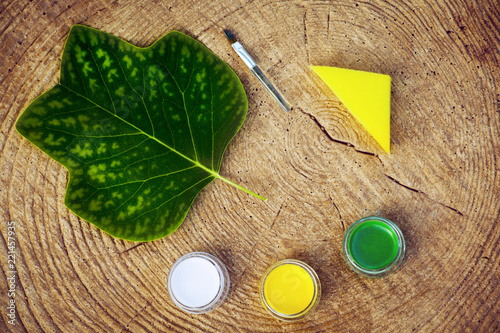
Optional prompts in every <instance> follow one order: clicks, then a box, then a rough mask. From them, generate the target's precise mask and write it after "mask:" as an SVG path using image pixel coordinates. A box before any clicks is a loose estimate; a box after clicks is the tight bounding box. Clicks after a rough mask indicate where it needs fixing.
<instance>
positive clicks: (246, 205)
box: [0, 0, 500, 332]
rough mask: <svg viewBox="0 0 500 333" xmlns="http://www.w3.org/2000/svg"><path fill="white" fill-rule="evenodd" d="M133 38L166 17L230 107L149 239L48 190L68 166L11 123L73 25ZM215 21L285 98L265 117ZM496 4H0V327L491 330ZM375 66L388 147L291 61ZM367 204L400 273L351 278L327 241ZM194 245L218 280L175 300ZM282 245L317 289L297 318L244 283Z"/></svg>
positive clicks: (72, 0)
mask: <svg viewBox="0 0 500 333" xmlns="http://www.w3.org/2000/svg"><path fill="white" fill-rule="evenodd" d="M76 23H79V24H84V25H88V26H91V27H94V28H97V29H101V30H104V31H106V32H109V33H112V34H114V35H116V36H118V37H120V38H123V39H125V40H127V41H129V42H131V43H133V44H135V45H138V46H147V45H150V44H152V43H153V42H154V41H155V40H157V39H158V38H160V37H161V36H162V35H163V34H165V33H166V32H168V31H170V30H174V29H175V30H180V31H182V32H185V33H187V34H189V35H191V36H193V37H195V38H196V39H198V40H199V41H200V42H202V43H204V44H205V45H206V46H207V47H208V48H209V49H211V50H212V51H213V52H214V53H216V54H217V55H218V56H220V57H221V58H222V59H224V60H225V61H226V62H228V64H229V65H230V66H231V67H232V68H233V69H234V70H235V72H236V73H237V74H238V76H239V77H240V79H241V81H242V83H243V85H244V87H245V89H246V92H247V95H248V98H249V112H248V118H247V121H246V122H245V124H244V126H243V128H242V130H241V131H240V132H239V134H238V135H237V136H236V138H235V139H234V140H233V142H232V143H231V144H230V146H229V148H228V150H227V152H226V155H225V158H224V161H223V167H222V170H221V174H222V175H224V176H226V177H227V178H229V179H231V180H233V181H235V182H237V183H240V184H242V185H244V186H246V187H247V188H249V189H251V190H252V191H255V192H257V193H259V194H261V195H264V196H266V197H268V198H269V201H268V202H267V203H264V202H261V201H259V200H257V199H254V198H253V197H250V196H248V195H246V194H245V193H243V192H241V191H238V190H236V189H234V188H232V187H231V186H229V185H227V184H225V183H223V182H217V181H216V182H214V183H212V184H211V185H209V186H208V187H207V188H206V189H205V190H204V191H202V193H201V194H200V195H199V196H198V198H197V199H196V201H195V203H194V205H193V207H192V209H191V211H190V213H189V214H188V216H187V218H186V220H185V222H184V223H183V225H182V226H181V227H180V228H179V229H178V230H177V231H176V232H175V233H173V234H172V235H170V236H169V237H166V238H164V239H161V240H158V241H154V242H150V243H133V242H127V241H122V240H118V239H115V238H112V237H110V236H109V235H107V234H104V233H102V232H101V231H99V230H98V229H97V228H95V227H93V226H92V225H90V224H89V223H87V222H86V221H83V220H81V219H79V218H78V217H76V216H75V215H74V214H72V213H71V212H69V211H68V209H67V208H66V207H65V206H64V203H63V198H64V195H65V190H66V184H67V181H68V179H67V171H66V170H65V169H64V168H63V167H61V166H60V165H59V164H58V163H57V162H55V161H53V160H51V159H50V158H49V157H48V156H46V155H45V154H43V153H42V152H41V151H39V150H38V149H37V148H36V147H34V146H33V145H31V144H30V143H29V142H27V140H25V139H24V138H22V137H21V136H20V135H19V134H18V133H17V132H16V131H15V128H14V124H15V121H16V119H17V118H18V117H19V115H20V114H21V113H22V111H23V110H24V109H25V108H26V107H27V106H28V104H29V103H30V102H31V101H32V100H33V99H34V98H36V97H37V96H38V95H40V94H41V93H43V92H44V91H46V90H48V89H50V88H51V87H52V86H53V85H54V84H55V83H56V82H57V81H58V78H59V73H58V70H59V62H60V57H61V53H62V49H63V46H64V42H65V39H66V37H67V34H68V32H69V29H70V27H71V26H72V25H73V24H76ZM223 28H230V29H231V30H232V31H233V33H234V34H235V35H236V37H237V38H238V39H239V41H240V42H241V43H242V44H243V45H245V46H246V48H247V49H248V51H249V52H250V53H251V54H252V55H253V56H254V57H255V58H256V59H257V61H258V63H259V64H260V65H261V68H262V69H263V70H264V71H265V72H266V73H267V74H268V76H269V78H270V79H271V80H272V81H273V82H274V83H275V84H276V86H277V87H279V88H280V89H281V90H282V91H283V94H284V95H285V96H286V97H287V98H288V100H289V101H290V103H291V104H292V105H293V111H292V112H290V113H284V112H282V111H281V109H280V108H279V106H278V105H277V104H276V103H275V101H274V100H273V99H272V98H271V97H270V96H269V94H268V93H267V92H266V91H265V90H264V89H263V88H262V86H261V85H260V84H259V83H258V81H257V80H256V79H255V78H254V77H253V76H252V75H251V73H250V72H249V71H248V69H247V68H246V67H245V66H244V64H243V63H242V62H241V60H239V59H238V58H237V56H236V55H235V54H234V52H233V51H232V49H231V47H230V45H229V44H228V43H227V41H226V40H225V37H224V34H223V33H222V29H223ZM499 50H500V10H499V7H498V3H497V2H496V1H488V0H483V1H481V0H476V1H464V0H449V1H419V0H413V1H391V2H386V1H379V0H375V1H350V0H346V1H328V2H326V1H301V0H296V1H272V0H227V1H195V0H186V1H178V0H175V1H146V0H138V1H120V0H116V1H112V2H110V1H104V0H101V1H99V0H92V1H81V2H80V1H76V0H57V1H44V0H38V1H37V0H34V1H26V0H12V1H2V2H0V121H1V125H0V222H1V223H0V224H1V230H2V237H0V249H1V250H0V263H1V265H2V270H1V272H2V273H1V274H0V308H1V309H2V310H1V314H2V315H1V317H0V318H1V319H0V331H2V332H185V331H192V332H300V331H307V332H316V331H317V332H335V331H338V332H344V331H352V332H367V331H375V332H409V331H419V332H434V331H439V332H494V331H499V330H500V286H499V284H500V273H499V268H500V258H499V253H500V213H499V212H500V177H499V175H500V131H499V128H500V87H499V85H500V66H499V65H500V51H499ZM310 65H327V66H338V67H345V68H352V69H357V70H366V71H372V72H378V73H384V74H388V75H390V76H391V77H392V80H393V81H392V82H393V83H392V108H391V112H392V114H391V126H392V133H391V134H392V135H391V139H392V154H390V155H388V154H385V153H383V151H382V149H381V148H380V147H379V146H378V145H377V144H376V142H375V141H374V140H373V139H372V138H371V137H370V136H369V134H367V133H366V132H365V131H364V130H363V129H362V127H361V126H360V125H359V124H358V123H357V122H356V121H355V119H354V118H353V117H352V116H351V115H350V114H349V113H348V111H347V110H346V109H345V107H344V106H343V105H342V104H341V103H340V102H339V100H338V98H337V97H336V96H335V95H334V94H333V93H332V92H331V91H329V90H328V88H327V87H326V85H324V84H323V83H322V82H321V80H320V79H319V78H318V77H317V76H315V75H314V73H313V72H312V71H311V70H310V69H309V66H310ZM368 214H381V215H382V216H385V217H387V218H389V219H392V220H393V221H394V222H395V223H397V224H398V225H399V226H400V227H401V229H402V231H403V233H404V235H405V238H406V241H407V255H406V258H405V260H404V263H403V266H402V267H401V269H400V270H399V271H398V272H396V273H395V274H393V275H390V276H389V277H387V278H384V279H378V280H369V279H364V278H361V277H358V276H357V275H356V274H355V273H353V272H352V271H350V270H349V268H348V266H347V265H346V264H345V262H344V260H343V257H342V247H341V246H342V238H343V235H344V232H345V230H346V228H348V227H349V226H350V225H351V224H352V223H353V222H354V221H355V220H357V219H358V218H361V217H363V216H366V215H368ZM9 221H15V222H16V240H17V243H16V270H17V277H16V280H15V285H16V296H15V300H16V311H17V313H16V315H17V317H16V322H15V326H12V325H10V324H9V323H8V320H9V318H8V317H7V310H6V306H7V305H8V302H9V297H8V296H7V293H8V288H9V287H8V285H9V284H8V280H7V277H8V273H7V271H8V269H7V252H8V246H7V244H8V238H7V223H8V222H9ZM191 251H206V252H209V253H211V254H213V255H215V256H217V257H218V258H220V259H221V260H222V261H223V262H224V263H225V265H226V266H227V268H228V270H229V273H230V278H231V289H230V293H229V296H228V298H227V300H226V302H225V303H224V304H223V305H222V306H221V307H220V308H219V309H217V310H216V311H213V312H211V313H208V314H204V315H190V314H186V313H184V312H182V311H180V310H179V309H177V308H176V307H175V306H174V304H173V302H172V301H171V300H170V298H169V295H168V292H167V289H166V279H167V275H168V271H169V268H170V267H171V265H172V264H173V263H174V262H175V260H176V259H177V258H179V257H180V256H181V255H183V254H185V253H188V252H191ZM285 258H295V259H300V260H303V261H305V262H307V263H308V264H309V265H311V266H312V267H313V268H314V269H315V270H316V271H317V273H318V275H319V277H320V280H321V283H322V287H323V295H322V299H321V302H320V304H319V306H318V308H317V310H316V311H315V313H314V314H312V315H311V316H310V317H308V318H307V319H305V320H303V321H301V322H297V323H293V324H289V323H283V322H279V321H277V320H275V319H273V318H272V317H271V316H270V315H268V314H267V313H266V312H265V310H264V308H263V307H262V305H261V304H260V301H259V298H258V284H259V280H260V278H261V277H262V275H263V273H264V272H265V270H266V268H267V267H268V266H270V265H271V264H273V263H274V262H276V261H278V260H280V259H285Z"/></svg>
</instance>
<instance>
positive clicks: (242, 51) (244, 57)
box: [231, 42, 257, 69]
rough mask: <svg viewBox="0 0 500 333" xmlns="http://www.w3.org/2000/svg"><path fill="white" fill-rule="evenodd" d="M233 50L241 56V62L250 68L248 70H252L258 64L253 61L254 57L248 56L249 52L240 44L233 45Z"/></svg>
mask: <svg viewBox="0 0 500 333" xmlns="http://www.w3.org/2000/svg"><path fill="white" fill-rule="evenodd" d="M231 46H232V47H233V49H234V50H235V51H236V53H237V54H238V55H239V56H240V58H241V60H243V62H244V63H245V65H247V66H248V68H250V69H252V68H254V67H255V66H257V64H256V63H255V61H253V59H252V57H250V55H249V54H248V52H247V51H246V50H245V49H244V48H243V46H242V45H241V44H240V42H236V43H233V44H232V45H231Z"/></svg>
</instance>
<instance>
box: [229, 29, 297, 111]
mask: <svg viewBox="0 0 500 333" xmlns="http://www.w3.org/2000/svg"><path fill="white" fill-rule="evenodd" d="M224 33H225V34H226V37H227V39H228V40H229V42H230V43H231V46H232V47H233V49H234V50H235V51H236V53H237V54H238V56H239V57H240V58H241V60H243V62H244V63H245V65H247V67H248V68H249V69H250V71H251V72H252V73H253V75H255V76H256V77H257V79H259V81H260V83H262V84H263V85H264V87H266V89H267V91H269V92H270V93H271V95H272V96H273V97H274V98H275V99H276V100H277V101H278V103H279V104H280V106H281V107H282V108H283V110H285V111H290V110H291V109H292V108H291V107H290V104H288V103H287V101H285V99H284V98H283V96H281V94H280V93H279V92H278V90H277V89H276V88H275V87H274V86H273V84H272V83H271V81H269V79H268V78H267V77H266V76H265V75H264V73H263V72H262V70H261V69H260V68H259V66H257V64H256V63H255V61H254V60H253V59H252V57H251V56H250V55H249V54H248V52H247V51H246V50H245V49H244V48H243V46H242V45H241V44H240V42H238V41H237V40H236V38H235V37H234V36H233V34H232V33H231V31H229V30H227V29H225V30H224Z"/></svg>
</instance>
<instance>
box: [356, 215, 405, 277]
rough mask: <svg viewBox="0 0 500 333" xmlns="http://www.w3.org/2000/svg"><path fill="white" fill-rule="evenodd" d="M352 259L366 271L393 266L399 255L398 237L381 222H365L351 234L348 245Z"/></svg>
mask: <svg viewBox="0 0 500 333" xmlns="http://www.w3.org/2000/svg"><path fill="white" fill-rule="evenodd" d="M348 248H349V252H350V255H351V257H352V259H353V260H354V261H355V262H356V263H357V264H358V265H359V266H361V267H363V268H365V269H381V268H384V267H386V266H388V265H389V264H391V263H392V262H393V261H394V259H396V256H397V254H398V249H399V245H398V237H397V235H396V233H395V232H394V230H393V229H392V228H391V227H390V226H389V225H387V224H386V223H384V222H381V221H365V222H363V223H361V224H359V225H358V226H357V227H356V228H355V229H354V230H353V231H352V233H351V236H350V238H349V244H348Z"/></svg>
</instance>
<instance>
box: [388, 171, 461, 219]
mask: <svg viewBox="0 0 500 333" xmlns="http://www.w3.org/2000/svg"><path fill="white" fill-rule="evenodd" d="M384 175H385V176H386V177H387V178H388V179H390V180H391V181H393V182H394V183H395V184H398V185H399V186H401V187H403V188H405V189H407V190H409V191H412V192H415V193H420V194H423V195H425V196H426V197H427V198H428V199H429V200H431V201H432V202H435V203H437V204H439V205H441V206H443V207H446V208H448V209H450V210H452V211H454V212H455V213H457V214H458V215H460V216H465V215H464V213H462V212H461V211H459V210H458V209H456V208H453V207H451V206H448V205H446V204H444V203H442V202H439V201H437V200H435V199H433V198H432V197H431V196H430V195H428V194H427V193H425V192H422V191H420V190H418V189H416V188H413V187H411V186H408V185H405V184H403V183H401V182H400V181H399V180H397V179H395V178H393V177H391V176H389V175H387V174H385V173H384Z"/></svg>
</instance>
